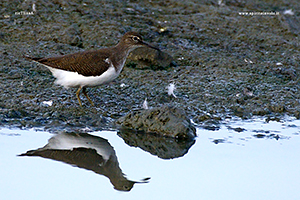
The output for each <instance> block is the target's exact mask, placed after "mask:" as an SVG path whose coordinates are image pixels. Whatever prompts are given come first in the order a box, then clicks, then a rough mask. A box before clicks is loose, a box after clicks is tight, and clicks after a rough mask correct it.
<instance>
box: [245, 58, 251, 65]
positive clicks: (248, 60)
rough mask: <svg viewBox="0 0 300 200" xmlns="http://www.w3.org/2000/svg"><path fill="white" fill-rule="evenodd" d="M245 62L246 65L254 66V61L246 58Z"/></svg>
mask: <svg viewBox="0 0 300 200" xmlns="http://www.w3.org/2000/svg"><path fill="white" fill-rule="evenodd" d="M244 61H245V62H246V63H250V64H253V61H252V60H250V59H247V58H245V59H244Z"/></svg>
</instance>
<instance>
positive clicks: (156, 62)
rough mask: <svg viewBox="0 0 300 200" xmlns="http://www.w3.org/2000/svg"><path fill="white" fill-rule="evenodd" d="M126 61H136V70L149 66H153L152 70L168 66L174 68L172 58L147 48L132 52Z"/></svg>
mask: <svg viewBox="0 0 300 200" xmlns="http://www.w3.org/2000/svg"><path fill="white" fill-rule="evenodd" d="M128 60H131V61H137V62H138V65H137V66H136V68H140V69H144V68H149V66H152V67H153V66H155V67H154V68H163V69H164V68H167V67H169V66H176V63H175V62H174V60H173V58H172V56H170V55H169V54H168V53H165V52H163V51H157V50H155V49H151V48H149V47H140V48H138V49H136V50H134V51H132V52H131V53H130V54H129V56H128Z"/></svg>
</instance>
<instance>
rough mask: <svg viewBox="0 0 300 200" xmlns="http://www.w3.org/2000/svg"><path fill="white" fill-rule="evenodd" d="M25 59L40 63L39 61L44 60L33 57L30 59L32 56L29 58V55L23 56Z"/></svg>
mask: <svg viewBox="0 0 300 200" xmlns="http://www.w3.org/2000/svg"><path fill="white" fill-rule="evenodd" d="M23 58H26V59H27V60H33V61H39V60H41V59H42V58H33V57H30V56H27V55H23Z"/></svg>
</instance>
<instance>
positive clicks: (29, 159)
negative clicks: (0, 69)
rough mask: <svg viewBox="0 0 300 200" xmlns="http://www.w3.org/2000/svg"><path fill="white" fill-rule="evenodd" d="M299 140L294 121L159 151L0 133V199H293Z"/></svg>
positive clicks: (297, 193) (203, 135)
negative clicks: (173, 154)
mask: <svg viewBox="0 0 300 200" xmlns="http://www.w3.org/2000/svg"><path fill="white" fill-rule="evenodd" d="M299 134H300V121H299V120H294V119H290V118H289V119H286V120H284V121H282V122H274V121H270V122H268V123H267V122H265V121H264V120H263V119H252V120H250V121H243V120H238V119H236V120H230V121H225V122H224V124H223V125H222V126H221V129H220V130H217V131H209V130H204V129H200V128H199V129H197V135H198V137H197V138H196V140H195V142H193V143H190V144H189V145H187V146H182V145H181V144H177V143H176V142H174V141H171V140H170V141H167V144H166V145H165V146H161V147H160V148H161V150H157V149H155V148H153V146H152V147H151V145H152V144H153V143H154V142H153V141H152V140H151V141H149V142H148V143H146V144H147V145H145V146H144V147H132V146H135V145H136V144H135V143H134V141H127V143H129V144H130V145H131V146H129V145H128V144H126V143H125V142H124V140H123V139H122V138H121V137H120V136H119V135H120V133H119V135H118V134H117V132H113V131H101V132H93V133H89V134H81V133H71V134H59V135H57V134H50V133H48V132H43V131H34V130H18V129H7V128H1V129H0V177H1V178H0V199H3V200H6V199H7V200H15V199H18V200H19V199H22V200H27V199H28V200H29V199H30V200H32V199H51V200H53V199H89V200H93V199H122V200H124V199H125V200H126V199H130V200H132V199H145V200H147V199H172V200H177V199H178V200H179V199H204V200H206V199H209V200H212V199H213V200H214V199H217V200H218V199H220V200H221V199H222V200H224V199H230V200H233V199H243V200H245V199H251V200H252V199H256V200H258V199H263V200H266V199H272V200H274V199H289V200H291V199H295V200H296V199H300V190H299V186H300V145H299V144H300V135H299ZM168 146H169V147H171V149H167V147H168ZM147 148H148V150H149V151H147ZM172 148H173V149H172ZM177 148H182V149H180V150H179V151H178V150H177ZM70 149H71V150H70ZM143 149H144V150H143ZM145 150H146V151H145ZM166 151H167V153H161V152H166ZM150 152H151V153H150ZM170 152H171V153H175V154H176V156H174V157H176V158H173V159H168V157H172V156H170ZM178 152H179V153H178ZM177 153H178V154H177ZM21 154H22V156H20V155H21ZM155 154H156V155H155ZM121 190H130V191H126V192H124V191H121Z"/></svg>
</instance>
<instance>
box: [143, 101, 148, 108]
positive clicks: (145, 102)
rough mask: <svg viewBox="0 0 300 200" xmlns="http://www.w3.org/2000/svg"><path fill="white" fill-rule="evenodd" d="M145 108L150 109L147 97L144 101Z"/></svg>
mask: <svg viewBox="0 0 300 200" xmlns="http://www.w3.org/2000/svg"><path fill="white" fill-rule="evenodd" d="M143 108H144V109H146V110H147V109H148V102H147V98H146V99H145V101H144V103H143Z"/></svg>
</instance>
